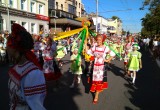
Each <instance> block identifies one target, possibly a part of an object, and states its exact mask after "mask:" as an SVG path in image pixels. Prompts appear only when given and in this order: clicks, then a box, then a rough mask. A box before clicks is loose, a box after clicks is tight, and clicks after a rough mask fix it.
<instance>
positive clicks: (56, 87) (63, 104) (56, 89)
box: [45, 71, 81, 110]
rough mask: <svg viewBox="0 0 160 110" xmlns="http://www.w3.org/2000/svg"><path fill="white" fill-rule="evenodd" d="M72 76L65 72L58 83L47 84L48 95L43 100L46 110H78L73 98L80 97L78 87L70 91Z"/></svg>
mask: <svg viewBox="0 0 160 110" xmlns="http://www.w3.org/2000/svg"><path fill="white" fill-rule="evenodd" d="M72 80H73V74H71V73H70V72H68V71H66V72H64V74H63V76H62V77H61V78H60V79H59V80H58V81H51V82H48V83H47V85H48V87H47V88H48V94H47V97H46V100H45V106H46V109H47V110H79V108H78V106H77V104H76V103H75V101H74V97H75V96H77V95H81V92H80V89H79V87H78V86H77V87H75V88H74V89H70V88H69V85H70V84H71V83H72Z"/></svg>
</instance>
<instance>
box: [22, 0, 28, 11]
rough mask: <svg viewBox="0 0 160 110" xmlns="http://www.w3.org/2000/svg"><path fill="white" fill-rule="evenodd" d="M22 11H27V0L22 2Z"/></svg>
mask: <svg viewBox="0 0 160 110" xmlns="http://www.w3.org/2000/svg"><path fill="white" fill-rule="evenodd" d="M21 10H26V11H27V0H21Z"/></svg>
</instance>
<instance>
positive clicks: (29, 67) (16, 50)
mask: <svg viewBox="0 0 160 110" xmlns="http://www.w3.org/2000/svg"><path fill="white" fill-rule="evenodd" d="M33 45H34V42H33V39H32V36H31V35H30V33H29V32H27V31H26V29H24V28H23V27H22V26H20V25H19V24H16V23H14V24H13V25H12V33H11V36H10V37H9V38H8V42H7V52H8V55H9V56H11V57H13V58H14V60H15V61H16V64H15V65H14V66H13V67H11V68H10V70H9V77H10V78H9V82H8V87H9V96H10V110H46V109H45V108H44V106H43V102H44V99H45V96H46V83H45V78H44V74H43V72H42V71H41V68H40V65H39V63H38V60H37V58H36V56H35V55H34V53H32V52H31V49H32V48H33Z"/></svg>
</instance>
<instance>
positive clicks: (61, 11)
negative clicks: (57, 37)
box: [48, 0, 85, 32]
mask: <svg viewBox="0 0 160 110" xmlns="http://www.w3.org/2000/svg"><path fill="white" fill-rule="evenodd" d="M48 8H49V16H50V28H51V29H52V30H53V31H54V32H62V31H68V30H72V29H76V28H79V27H81V22H80V21H77V20H75V18H77V17H81V15H82V14H83V13H84V12H85V11H84V5H82V3H81V0H49V6H48Z"/></svg>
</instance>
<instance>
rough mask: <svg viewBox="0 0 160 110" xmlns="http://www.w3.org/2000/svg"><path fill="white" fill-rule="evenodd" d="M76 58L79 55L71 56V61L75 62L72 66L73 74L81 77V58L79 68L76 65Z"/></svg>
mask: <svg viewBox="0 0 160 110" xmlns="http://www.w3.org/2000/svg"><path fill="white" fill-rule="evenodd" d="M76 58H77V55H75V54H72V55H71V58H70V60H71V61H73V60H75V61H73V62H72V64H71V72H72V73H73V74H76V75H81V74H82V67H81V63H80V62H81V58H79V64H78V67H77V64H76Z"/></svg>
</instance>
